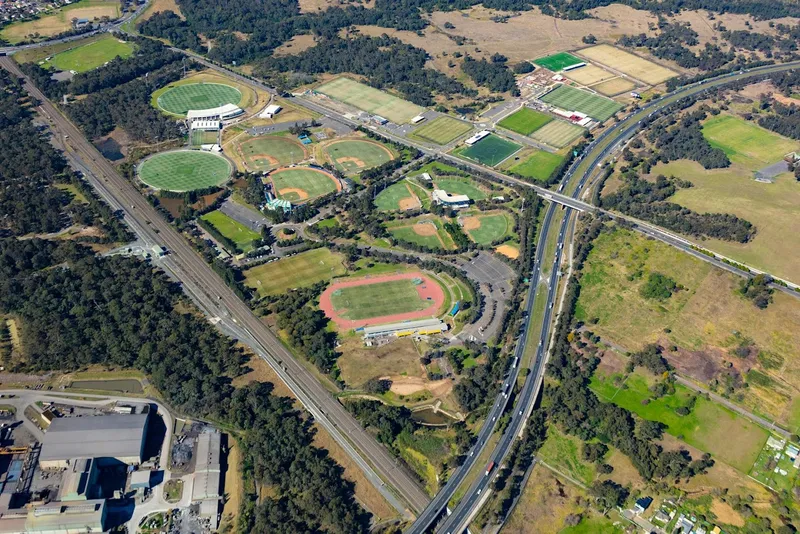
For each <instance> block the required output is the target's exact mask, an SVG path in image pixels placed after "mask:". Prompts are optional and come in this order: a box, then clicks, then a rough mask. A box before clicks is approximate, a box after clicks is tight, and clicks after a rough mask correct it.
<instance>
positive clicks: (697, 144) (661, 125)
mask: <svg viewBox="0 0 800 534" xmlns="http://www.w3.org/2000/svg"><path fill="white" fill-rule="evenodd" d="M706 115H707V114H706V112H705V110H702V109H701V110H697V111H693V112H691V113H686V114H685V115H684V116H683V117H681V118H680V120H678V119H676V118H674V117H669V118H668V119H665V120H662V121H658V122H657V123H656V124H654V125H653V127H652V128H651V129H650V131H649V132H648V133H647V138H648V139H649V140H650V141H651V142H653V143H654V144H655V146H656V148H657V149H658V159H660V160H661V161H663V162H664V163H668V162H670V161H675V160H678V159H690V160H692V161H696V162H698V163H699V164H700V165H702V166H703V168H704V169H720V168H724V167H729V166H730V164H731V161H730V160H729V159H728V156H727V155H725V152H723V151H722V149H720V148H715V147H712V146H711V144H710V143H709V142H708V139H706V138H705V136H704V135H703V131H702V128H701V124H700V121H702V120H703V119H705V118H706Z"/></svg>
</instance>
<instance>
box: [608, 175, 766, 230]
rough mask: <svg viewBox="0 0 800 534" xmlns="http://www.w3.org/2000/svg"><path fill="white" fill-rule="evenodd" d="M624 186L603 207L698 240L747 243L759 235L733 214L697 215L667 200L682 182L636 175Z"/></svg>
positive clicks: (625, 180)
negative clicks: (708, 238)
mask: <svg viewBox="0 0 800 534" xmlns="http://www.w3.org/2000/svg"><path fill="white" fill-rule="evenodd" d="M623 180H624V183H623V185H622V187H620V188H619V189H618V190H617V191H615V192H614V193H611V194H609V195H607V196H604V197H602V198H601V201H600V203H601V206H602V207H603V208H605V209H614V210H617V211H620V212H622V213H626V214H628V215H631V216H633V217H636V218H638V219H642V220H645V221H649V222H651V223H653V224H656V225H658V226H661V227H664V228H667V229H668V230H673V231H675V232H680V233H683V234H687V235H691V236H695V237H712V238H715V239H722V240H724V241H734V242H737V243H747V242H748V241H750V240H751V239H753V237H754V236H755V233H756V228H755V226H753V225H752V224H751V223H750V222H748V221H746V220H744V219H740V218H739V217H736V216H735V215H731V214H729V213H697V212H696V211H693V210H690V209H688V208H684V207H682V206H679V205H678V204H675V203H673V202H667V201H666V199H668V198H669V197H671V196H672V195H673V194H675V191H676V190H677V187H678V185H681V182H679V181H676V180H675V179H668V178H666V177H664V176H659V177H658V178H657V179H656V182H655V183H653V182H649V181H647V180H643V179H641V178H639V177H638V176H637V175H636V173H630V174H628V175H626V176H625V177H623Z"/></svg>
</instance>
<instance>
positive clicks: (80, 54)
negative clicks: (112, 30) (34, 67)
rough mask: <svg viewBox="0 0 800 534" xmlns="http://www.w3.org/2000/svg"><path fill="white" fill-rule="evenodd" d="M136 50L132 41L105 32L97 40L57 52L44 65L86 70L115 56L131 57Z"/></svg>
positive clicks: (78, 70) (45, 66)
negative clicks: (122, 39)
mask: <svg viewBox="0 0 800 534" xmlns="http://www.w3.org/2000/svg"><path fill="white" fill-rule="evenodd" d="M134 50H135V46H134V45H133V44H132V43H129V42H126V41H121V40H120V39H117V38H116V37H114V36H113V35H111V34H105V35H104V36H103V37H102V38H100V39H98V40H97V41H94V42H91V43H88V44H85V45H83V46H78V47H75V48H73V49H71V50H65V51H64V52H61V53H59V54H56V55H55V56H53V57H52V59H51V60H50V61H48V62H45V63H44V64H43V65H42V67H44V68H47V67H51V66H52V67H54V68H56V69H58V70H74V71H75V72H86V71H89V70H92V69H96V68H97V67H99V66H101V65H103V64H105V63H106V62H107V61H111V60H112V59H114V58H115V57H121V58H126V57H129V56H130V55H131V54H133V51H134Z"/></svg>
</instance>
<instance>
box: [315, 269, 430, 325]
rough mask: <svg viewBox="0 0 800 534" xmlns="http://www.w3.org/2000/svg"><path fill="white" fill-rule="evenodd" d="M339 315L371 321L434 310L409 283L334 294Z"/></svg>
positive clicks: (389, 283)
mask: <svg viewBox="0 0 800 534" xmlns="http://www.w3.org/2000/svg"><path fill="white" fill-rule="evenodd" d="M331 303H333V308H334V310H335V311H336V313H337V314H338V315H340V316H341V317H344V318H345V319H350V320H359V319H370V318H372V317H382V316H385V315H394V314H397V313H408V312H415V311H421V310H424V309H426V308H428V307H430V306H431V302H430V301H427V300H422V299H421V298H420V297H419V293H417V286H416V285H415V284H414V282H413V281H412V280H410V279H405V280H390V281H387V282H380V283H376V284H364V285H359V286H351V287H342V288H340V289H336V290H335V291H334V292H333V293H331Z"/></svg>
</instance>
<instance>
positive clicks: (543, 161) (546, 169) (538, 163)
mask: <svg viewBox="0 0 800 534" xmlns="http://www.w3.org/2000/svg"><path fill="white" fill-rule="evenodd" d="M562 161H564V156H559V155H558V154H551V153H550V152H545V151H544V150H536V151H535V152H534V153H533V154H532V155H531V156H530V157H529V158H527V159H526V160H524V161H521V162H519V163H517V164H516V165H514V166H512V167H510V168H509V169H508V170H509V171H511V172H513V173H516V174H519V175H520V176H524V177H525V178H533V179H534V180H539V181H541V182H544V181H546V180H547V179H548V178H550V175H552V174H553V171H555V170H556V169H557V168H558V166H559V165H560V164H561V162H562Z"/></svg>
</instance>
